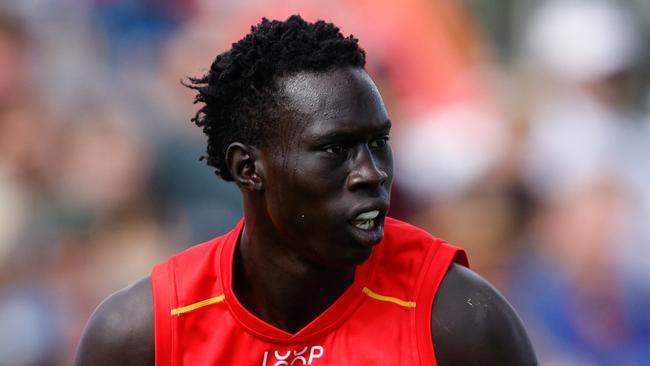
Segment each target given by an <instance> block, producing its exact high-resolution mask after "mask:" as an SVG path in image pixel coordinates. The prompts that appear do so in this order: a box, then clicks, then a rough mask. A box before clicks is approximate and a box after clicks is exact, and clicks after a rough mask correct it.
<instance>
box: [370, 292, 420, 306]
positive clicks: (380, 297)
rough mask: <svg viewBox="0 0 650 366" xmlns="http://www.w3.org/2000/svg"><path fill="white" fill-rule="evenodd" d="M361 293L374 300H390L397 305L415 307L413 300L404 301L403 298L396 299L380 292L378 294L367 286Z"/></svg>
mask: <svg viewBox="0 0 650 366" xmlns="http://www.w3.org/2000/svg"><path fill="white" fill-rule="evenodd" d="M363 293H364V294H366V295H368V297H370V298H373V299H375V300H379V301H386V302H392V303H393V304H397V305H399V306H403V307H405V308H414V307H415V301H404V300H402V299H398V298H396V297H392V296H384V295H380V294H378V293H376V292H373V291H372V290H371V289H369V288H367V287H364V288H363Z"/></svg>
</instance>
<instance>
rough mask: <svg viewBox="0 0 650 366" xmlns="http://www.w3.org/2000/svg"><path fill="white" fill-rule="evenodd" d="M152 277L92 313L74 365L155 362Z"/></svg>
mask: <svg viewBox="0 0 650 366" xmlns="http://www.w3.org/2000/svg"><path fill="white" fill-rule="evenodd" d="M150 283H151V281H150V278H149V277H146V278H143V279H141V280H140V281H138V282H136V283H134V284H133V285H131V286H129V287H127V288H124V289H122V290H120V291H118V292H116V293H114V294H112V295H110V296H109V297H108V298H106V300H104V301H103V302H102V303H101V304H100V305H99V306H98V307H97V309H96V310H95V312H94V313H93V314H92V315H91V317H90V320H89V321H88V324H87V325H86V329H85V330H84V334H83V336H82V338H81V343H80V345H79V348H78V349H77V355H76V359H75V363H74V365H76V366H84V365H94V366H101V365H138V366H141V365H153V364H154V320H153V298H152V294H151V284H150Z"/></svg>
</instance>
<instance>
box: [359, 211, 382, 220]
mask: <svg viewBox="0 0 650 366" xmlns="http://www.w3.org/2000/svg"><path fill="white" fill-rule="evenodd" d="M377 216H379V211H377V210H374V211H368V212H363V213H361V214H359V216H357V217H356V218H355V220H364V221H365V220H374V219H375V218H377Z"/></svg>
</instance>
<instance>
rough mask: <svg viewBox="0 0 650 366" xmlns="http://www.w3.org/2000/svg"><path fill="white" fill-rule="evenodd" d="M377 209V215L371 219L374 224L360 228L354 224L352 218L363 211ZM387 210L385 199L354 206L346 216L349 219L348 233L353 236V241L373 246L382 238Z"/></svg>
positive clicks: (365, 245)
mask: <svg viewBox="0 0 650 366" xmlns="http://www.w3.org/2000/svg"><path fill="white" fill-rule="evenodd" d="M375 210H376V211H379V215H377V217H376V218H374V219H373V221H374V226H373V227H372V228H370V229H365V230H364V229H360V228H358V227H356V226H355V225H354V223H353V222H354V220H355V218H356V217H357V216H359V215H360V214H362V213H364V212H368V211H375ZM387 211H388V202H387V201H383V200H381V201H379V200H377V201H372V202H369V203H364V204H363V205H359V206H356V207H355V208H354V209H353V210H352V211H351V214H350V215H349V216H348V217H349V219H348V220H347V222H348V227H349V230H350V233H351V234H352V236H353V237H354V238H355V241H356V242H357V243H359V244H360V245H362V246H364V247H373V246H375V245H377V244H379V242H381V241H382V239H383V238H384V219H385V218H386V212H387Z"/></svg>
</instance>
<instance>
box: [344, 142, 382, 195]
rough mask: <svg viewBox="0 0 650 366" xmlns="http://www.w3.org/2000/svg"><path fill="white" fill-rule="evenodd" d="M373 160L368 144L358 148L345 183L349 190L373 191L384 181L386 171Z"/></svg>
mask: <svg viewBox="0 0 650 366" xmlns="http://www.w3.org/2000/svg"><path fill="white" fill-rule="evenodd" d="M375 160H376V159H375V158H374V157H373V155H372V152H371V151H370V149H369V148H368V146H364V147H363V148H361V149H359V151H358V152H357V154H356V156H355V158H354V159H353V166H352V168H351V170H350V173H349V175H348V181H347V185H348V189H349V190H350V191H355V190H359V189H368V190H371V191H375V190H377V189H378V188H379V187H381V186H382V185H383V184H384V183H385V182H386V180H387V179H388V173H387V172H386V170H385V169H384V168H382V166H381V165H378V164H377V162H376V161H375Z"/></svg>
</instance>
